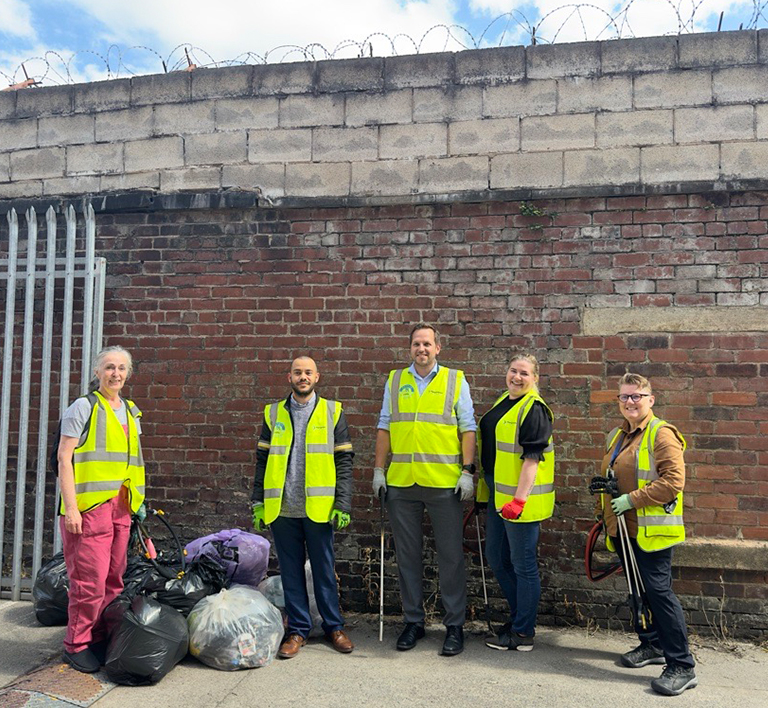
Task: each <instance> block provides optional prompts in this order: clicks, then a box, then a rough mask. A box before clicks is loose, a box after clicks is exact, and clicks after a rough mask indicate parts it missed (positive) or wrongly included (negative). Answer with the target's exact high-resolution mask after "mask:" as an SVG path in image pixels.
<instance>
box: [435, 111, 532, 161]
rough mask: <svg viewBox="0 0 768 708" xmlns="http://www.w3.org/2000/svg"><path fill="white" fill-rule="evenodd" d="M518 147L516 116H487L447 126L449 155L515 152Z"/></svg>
mask: <svg viewBox="0 0 768 708" xmlns="http://www.w3.org/2000/svg"><path fill="white" fill-rule="evenodd" d="M519 149H520V120H519V119H518V118H498V119H493V118H487V119H485V120H470V121H461V122H459V123H451V124H450V125H449V126H448V153H449V154H450V155H483V154H493V153H506V152H517V151H518V150H519Z"/></svg>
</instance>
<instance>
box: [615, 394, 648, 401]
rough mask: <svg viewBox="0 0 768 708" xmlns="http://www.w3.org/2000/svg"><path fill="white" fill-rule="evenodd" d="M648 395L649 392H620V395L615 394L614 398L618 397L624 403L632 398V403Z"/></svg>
mask: <svg viewBox="0 0 768 708" xmlns="http://www.w3.org/2000/svg"><path fill="white" fill-rule="evenodd" d="M650 395H651V394H650V393H630V394H629V395H627V394H626V393H622V394H621V395H619V396H616V398H618V399H619V400H620V401H621V402H622V403H626V402H627V401H628V400H629V399H630V398H631V399H632V403H640V401H641V400H642V399H643V398H645V397H646V396H650Z"/></svg>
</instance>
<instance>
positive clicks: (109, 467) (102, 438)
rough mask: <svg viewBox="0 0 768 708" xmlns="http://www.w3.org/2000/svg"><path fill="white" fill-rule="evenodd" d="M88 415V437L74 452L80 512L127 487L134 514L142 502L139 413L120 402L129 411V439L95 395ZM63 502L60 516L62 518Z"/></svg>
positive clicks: (130, 403) (128, 403)
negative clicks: (137, 423) (93, 403)
mask: <svg viewBox="0 0 768 708" xmlns="http://www.w3.org/2000/svg"><path fill="white" fill-rule="evenodd" d="M94 393H95V394H96V398H97V399H98V402H97V404H96V405H95V406H94V407H93V410H92V411H91V424H90V427H89V428H88V436H87V437H86V439H85V442H84V443H83V444H82V445H80V447H76V448H75V452H74V458H73V463H74V464H73V466H74V470H75V496H76V498H77V508H78V510H79V511H81V512H82V511H88V510H89V509H93V508H94V507H96V506H98V505H99V504H103V503H104V502H107V501H109V500H110V499H113V498H114V497H116V496H117V495H118V494H119V493H120V487H122V486H126V487H128V491H129V492H130V495H129V496H130V504H131V511H132V512H133V513H134V514H135V513H136V512H137V511H138V510H139V507H140V506H141V503H142V502H143V501H144V457H143V455H142V452H141V442H140V441H139V431H138V428H137V427H136V420H137V419H138V418H141V411H140V410H139V409H138V408H137V407H136V404H135V403H134V402H133V401H129V400H128V399H126V398H124V399H123V404H124V405H125V406H126V408H127V411H128V416H127V418H128V435H127V436H126V434H125V430H124V429H123V426H122V424H121V423H120V421H119V420H118V419H117V416H116V415H115V412H114V411H113V410H112V406H110V405H109V402H108V401H107V399H106V398H104V397H103V396H102V395H101V394H100V393H99V392H98V391H94ZM64 511H65V510H64V500H63V499H62V500H61V505H60V513H61V514H64Z"/></svg>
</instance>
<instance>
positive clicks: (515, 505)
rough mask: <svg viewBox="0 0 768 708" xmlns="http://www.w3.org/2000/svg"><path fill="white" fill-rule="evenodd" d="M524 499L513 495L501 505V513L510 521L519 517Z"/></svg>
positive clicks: (523, 505)
mask: <svg viewBox="0 0 768 708" xmlns="http://www.w3.org/2000/svg"><path fill="white" fill-rule="evenodd" d="M525 502H526V500H525V499H518V498H517V497H515V498H514V499H513V500H512V501H511V502H507V503H506V504H505V505H504V506H502V507H501V515H502V516H503V517H504V518H505V519H508V520H510V521H514V520H515V519H519V518H520V514H522V513H523V508H524V507H525Z"/></svg>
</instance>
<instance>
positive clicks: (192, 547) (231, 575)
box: [185, 529, 269, 588]
mask: <svg viewBox="0 0 768 708" xmlns="http://www.w3.org/2000/svg"><path fill="white" fill-rule="evenodd" d="M185 550H186V551H187V560H188V561H193V560H195V559H196V558H198V557H200V556H201V555H205V556H209V557H210V558H213V559H214V560H215V561H216V562H217V563H219V565H221V567H222V568H224V570H226V572H227V584H229V583H237V584H239V585H250V586H251V587H253V588H255V587H256V586H258V584H259V583H260V582H261V581H262V580H263V579H264V576H265V575H266V574H267V565H268V563H269V541H268V540H267V539H266V538H264V536H258V535H256V534H255V533H248V532H247V531H243V530H242V529H225V530H223V531H217V532H216V533H212V534H210V535H208V536H203V537H202V538H198V539H195V540H194V541H192V542H191V543H188V544H187V547H186V549H185Z"/></svg>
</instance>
